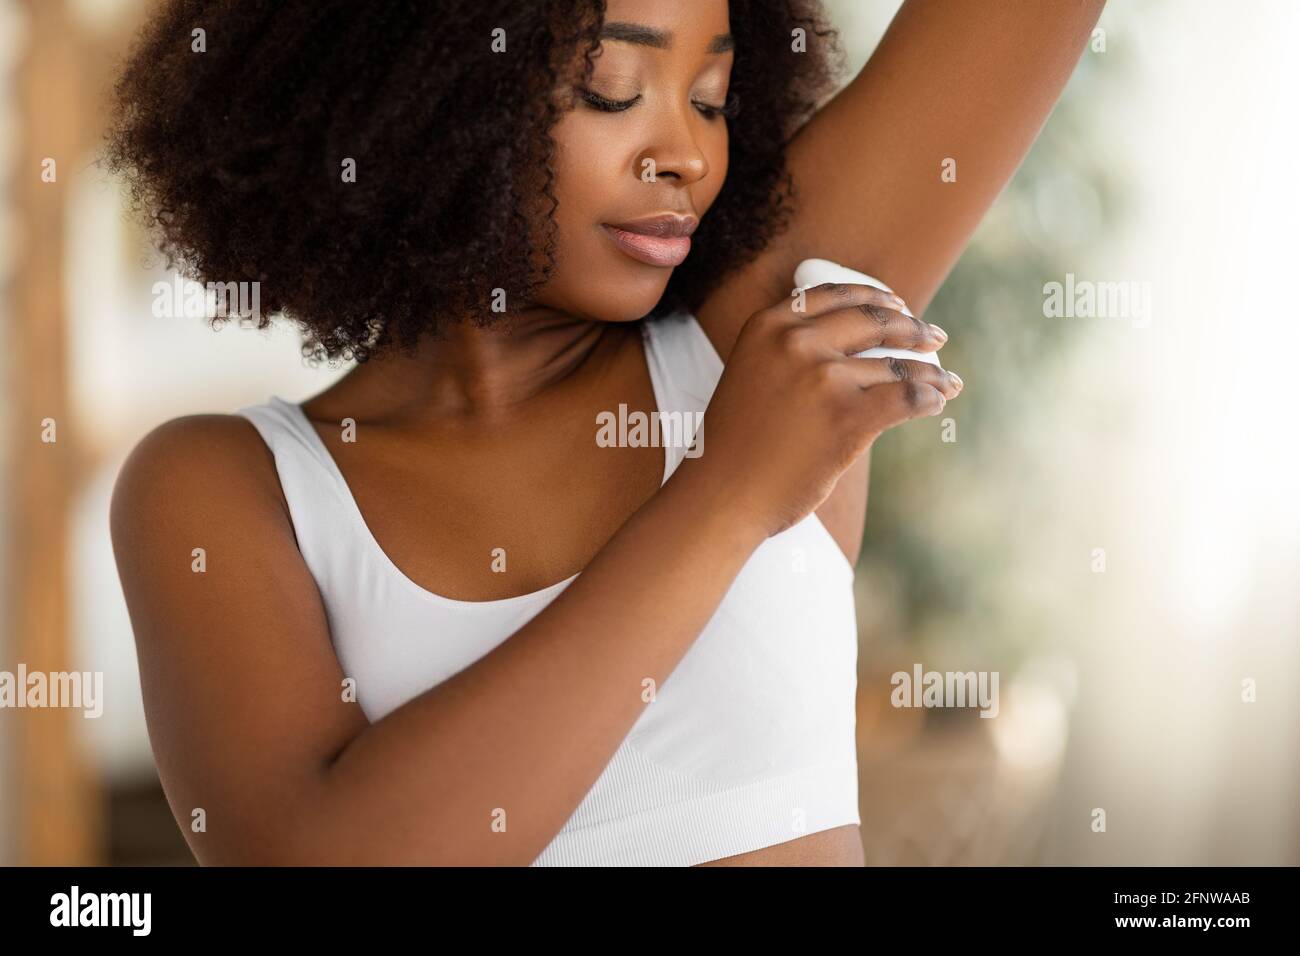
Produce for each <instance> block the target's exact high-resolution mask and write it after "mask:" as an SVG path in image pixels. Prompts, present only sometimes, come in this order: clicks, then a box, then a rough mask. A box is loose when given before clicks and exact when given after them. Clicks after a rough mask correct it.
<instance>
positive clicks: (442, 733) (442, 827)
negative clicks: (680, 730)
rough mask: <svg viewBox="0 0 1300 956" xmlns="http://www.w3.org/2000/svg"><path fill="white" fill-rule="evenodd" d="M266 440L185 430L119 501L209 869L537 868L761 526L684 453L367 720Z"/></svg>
mask: <svg viewBox="0 0 1300 956" xmlns="http://www.w3.org/2000/svg"><path fill="white" fill-rule="evenodd" d="M257 446H260V439H258V438H257V436H256V435H255V434H253V433H252V429H251V427H249V426H248V425H247V423H245V422H242V421H240V420H238V419H230V418H228V417H224V416H202V417H198V418H191V419H178V420H176V421H175V422H171V423H168V424H167V425H164V426H161V427H160V428H159V429H157V430H155V432H154V433H151V435H150V436H148V437H147V438H146V439H145V440H144V441H143V442H142V443H141V444H140V445H139V446H137V449H136V450H135V452H133V454H132V456H131V458H130V459H129V460H128V462H127V464H126V465H125V466H124V467H123V470H122V473H121V475H120V477H119V479H118V482H117V486H116V487H115V490H114V496H113V507H112V531H113V544H114V550H115V553H116V555H117V561H118V567H119V572H120V576H121V579H122V584H123V589H124V591H125V593H126V598H127V604H128V607H129V609H130V613H131V620H132V624H133V627H134V629H135V634H136V642H137V647H138V650H139V657H140V670H141V679H142V685H143V689H144V694H145V704H146V716H147V720H148V725H149V732H150V738H151V741H152V744H153V747H154V751H155V756H156V758H157V761H158V766H159V772H160V774H161V776H162V780H163V783H164V785H165V788H166V791H167V795H168V799H169V801H170V802H171V805H172V810H173V814H174V815H175V816H176V818H177V820H178V822H179V823H180V824H181V827H182V830H183V831H184V832H185V834H186V837H187V839H188V840H189V842H190V845H191V847H192V849H193V850H194V852H195V855H196V856H197V857H198V858H199V860H200V861H201V862H203V863H216V864H227V863H285V864H325V863H329V864H336V863H337V864H425V865H440V864H469V863H473V864H480V865H481V864H520V865H523V864H527V863H529V862H531V861H532V860H533V859H535V858H536V857H537V855H538V854H539V853H540V852H541V851H542V850H543V849H544V848H545V847H546V845H547V844H548V843H549V842H550V840H551V839H552V838H553V837H554V836H555V834H556V833H557V832H558V831H559V830H560V828H561V827H562V826H563V825H564V823H565V821H566V820H567V819H568V818H569V816H571V815H572V813H573V811H574V810H575V809H576V807H577V805H578V804H579V803H580V802H581V800H582V798H583V797H584V795H585V794H586V792H587V791H588V790H589V789H590V787H591V785H592V784H593V783H594V782H595V780H596V778H597V777H598V776H599V775H600V772H601V771H602V769H603V768H604V767H605V765H606V764H607V763H608V762H609V759H610V758H611V757H612V755H613V754H614V752H615V751H616V750H617V748H618V746H619V745H620V743H621V742H622V740H623V739H624V737H625V736H626V735H627V733H628V731H629V730H630V729H631V727H632V725H633V724H634V723H635V721H636V719H637V717H638V716H639V714H640V713H641V710H642V708H643V707H645V706H647V704H646V703H645V702H644V701H643V697H642V694H643V691H644V688H645V685H644V683H643V682H644V681H646V680H647V679H649V680H653V681H654V682H655V683H656V685H659V684H662V683H663V681H664V680H665V679H666V678H667V677H668V675H669V674H670V673H671V671H672V670H673V668H674V667H675V666H676V664H677V663H678V661H679V660H680V659H681V657H682V656H683V655H684V654H685V653H686V651H687V650H688V649H689V647H690V646H691V644H692V643H693V642H694V640H695V638H696V637H697V636H698V634H699V633H700V631H701V630H702V629H703V628H704V626H705V624H706V623H707V622H708V620H709V618H710V617H711V616H712V614H713V612H714V611H715V610H716V608H717V605H718V604H719V603H720V602H721V600H722V598H723V596H724V595H725V594H726V591H727V589H728V588H729V587H730V585H731V582H732V580H733V579H734V577H735V575H736V574H737V573H738V572H739V570H740V568H741V567H743V565H744V563H745V561H746V560H747V559H748V557H749V554H750V553H751V552H752V551H753V549H754V548H755V547H757V545H758V544H759V543H760V542H761V541H762V539H763V537H764V535H763V533H762V532H761V531H758V530H751V529H750V528H749V527H747V525H746V524H745V523H744V522H743V521H739V520H737V518H736V516H735V515H734V514H733V513H732V511H731V509H730V508H729V507H728V505H727V503H726V501H727V496H726V492H725V489H722V488H718V487H711V485H710V481H711V478H710V477H707V476H706V473H704V472H700V471H698V470H697V469H695V468H694V467H693V465H694V463H693V462H692V461H691V460H689V459H688V460H687V461H686V462H683V464H682V466H681V467H680V468H679V469H678V470H677V472H676V473H675V474H674V475H673V477H672V478H671V479H670V480H669V482H668V483H667V484H666V485H665V486H664V487H663V489H661V491H660V492H659V493H658V494H656V495H655V496H654V497H653V498H651V499H650V500H649V501H648V502H647V503H646V504H645V505H644V506H643V507H642V508H641V509H640V510H639V511H638V512H637V513H636V514H634V515H633V516H632V517H631V518H630V519H629V520H628V521H627V523H626V524H625V525H624V526H623V528H622V529H621V530H620V531H619V532H618V533H617V534H616V535H615V536H614V537H613V538H612V539H611V540H610V541H609V543H608V544H607V545H606V546H605V547H604V548H603V549H602V550H601V551H600V553H599V554H598V555H597V556H596V557H595V558H594V559H593V560H592V561H591V563H590V564H589V565H588V567H587V568H586V569H585V570H584V571H583V573H582V574H581V575H579V577H578V578H577V579H576V580H575V581H574V582H573V583H572V584H571V585H570V586H569V587H568V588H567V589H566V590H565V591H564V592H563V593H562V594H561V595H560V596H559V597H558V598H557V599H556V600H555V601H554V602H552V604H551V605H549V606H548V607H547V608H546V609H544V610H543V611H542V612H541V613H539V614H538V615H537V616H536V617H535V618H533V619H532V620H531V621H530V622H529V623H528V624H527V625H526V626H524V627H523V628H521V629H520V630H519V631H518V632H517V633H516V634H515V635H513V636H512V637H511V638H510V639H508V640H507V641H505V642H504V643H503V644H502V645H500V646H499V647H498V648H496V649H495V650H493V651H492V652H491V653H489V654H487V655H486V656H484V657H483V658H481V659H480V660H479V661H477V662H476V663H475V664H473V665H471V666H470V667H468V668H466V669H465V670H463V671H461V672H460V673H458V674H456V675H455V676H453V677H452V678H450V679H448V680H447V681H445V682H443V683H442V684H440V685H438V686H436V687H434V688H432V689H430V690H428V691H426V692H424V693H423V694H421V695H419V696H418V697H416V698H414V699H412V700H410V701H408V702H407V703H406V704H404V705H403V706H402V707H399V708H397V709H396V710H395V711H393V712H392V713H390V714H388V715H386V716H385V717H383V718H382V719H380V720H378V721H376V722H375V723H373V724H371V723H369V722H368V721H367V720H366V718H365V716H364V715H363V714H362V713H361V712H360V710H359V708H358V705H357V704H355V703H346V702H344V701H343V699H342V697H343V695H342V693H341V685H342V681H343V679H344V676H345V675H344V674H343V673H342V670H341V668H340V665H339V663H338V661H337V658H336V657H335V655H334V653H333V650H332V648H331V646H330V642H329V633H328V628H327V624H326V620H325V615H324V611H323V608H322V607H321V603H320V597H319V593H318V591H317V590H316V587H315V582H314V580H313V579H312V577H311V575H310V572H309V571H308V569H307V568H306V566H305V564H304V562H303V560H302V556H301V554H300V553H299V552H298V550H297V547H296V545H295V543H294V538H293V530H292V524H291V523H290V521H289V517H288V514H287V513H286V510H285V506H284V502H283V497H282V495H280V494H279V492H278V483H277V479H276V478H275V472H274V465H273V464H272V463H271V461H270V460H269V455H268V453H267V452H266V449H265V447H264V446H261V447H260V450H259V448H258V447H257ZM235 448H239V449H242V450H241V451H239V452H237V453H234V454H232V453H231V449H235ZM218 449H224V451H218ZM259 456H260V459H261V460H259ZM195 547H203V548H204V549H205V552H206V561H207V569H206V571H204V572H202V573H196V572H195V571H194V570H193V569H192V565H191V552H192V549H193V548H195ZM359 693H360V694H362V695H364V693H365V688H364V687H362V688H359ZM199 809H201V810H202V811H203V817H204V818H205V820H206V831H205V832H195V828H194V827H193V826H191V821H192V820H193V819H196V817H195V811H196V810H199ZM498 810H501V811H504V812H505V823H506V826H505V828H504V831H503V832H499V830H498V828H494V827H493V823H494V819H496V818H495V817H494V814H495V813H496V812H497V811H498Z"/></svg>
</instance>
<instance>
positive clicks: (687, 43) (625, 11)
mask: <svg viewBox="0 0 1300 956" xmlns="http://www.w3.org/2000/svg"><path fill="white" fill-rule="evenodd" d="M730 24H731V21H730V10H729V4H728V2H727V0H609V2H608V4H607V5H606V12H605V29H604V32H603V34H602V39H603V40H604V42H606V43H611V42H614V43H619V44H620V45H622V44H630V45H634V46H638V47H641V48H643V49H647V50H654V49H658V50H676V51H679V52H683V51H684V52H696V53H722V52H726V51H727V50H729V49H730V48H731V46H730V42H729V39H728V38H729V36H730Z"/></svg>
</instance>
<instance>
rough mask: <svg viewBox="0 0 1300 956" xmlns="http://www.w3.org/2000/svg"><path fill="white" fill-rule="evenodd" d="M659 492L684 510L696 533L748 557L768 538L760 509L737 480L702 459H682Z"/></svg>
mask: <svg viewBox="0 0 1300 956" xmlns="http://www.w3.org/2000/svg"><path fill="white" fill-rule="evenodd" d="M660 494H661V495H663V496H664V497H665V503H666V504H672V505H673V506H674V507H680V508H682V509H683V512H684V513H685V514H686V515H688V516H689V520H690V521H691V524H692V527H693V528H695V529H697V530H696V533H701V534H708V535H709V536H710V537H711V538H712V539H714V540H720V541H724V542H727V543H728V544H729V545H730V546H731V547H733V548H735V549H737V550H738V551H741V552H743V553H744V554H745V555H746V556H748V555H749V554H750V553H751V552H753V551H754V549H755V548H757V547H758V546H759V545H760V544H762V543H763V542H764V541H765V540H766V539H767V537H768V531H767V528H766V525H765V524H764V523H763V521H762V520H761V518H760V517H759V515H758V513H757V509H755V508H752V507H750V506H749V504H748V502H747V501H746V500H745V498H744V496H743V495H741V494H739V493H738V489H737V487H736V483H735V482H734V481H733V480H729V479H728V478H727V477H726V476H723V475H720V474H718V473H717V469H714V468H710V467H708V466H707V465H705V464H704V463H703V459H700V458H686V459H683V460H682V462H681V464H680V465H678V466H677V469H676V470H675V471H674V472H673V474H672V476H671V477H670V478H669V479H668V481H667V482H666V483H665V484H664V486H663V488H661V489H660Z"/></svg>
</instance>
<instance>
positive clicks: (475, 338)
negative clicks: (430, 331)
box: [340, 308, 633, 421]
mask: <svg viewBox="0 0 1300 956" xmlns="http://www.w3.org/2000/svg"><path fill="white" fill-rule="evenodd" d="M631 331H633V328H632V327H631V326H628V327H620V325H616V324H615V323H607V322H592V321H589V320H586V319H577V318H574V317H572V316H569V315H565V314H563V313H560V312H557V311H555V310H553V309H546V308H530V309H526V310H524V311H523V312H520V313H517V314H516V315H514V316H512V317H511V319H510V321H509V322H508V323H502V324H501V325H499V326H493V327H490V328H479V327H478V326H475V325H473V324H471V323H458V324H456V325H453V326H451V327H450V328H448V329H447V330H446V331H445V332H444V334H443V335H442V336H441V337H440V338H437V339H431V338H430V339H425V340H424V341H422V342H421V344H420V347H419V348H418V349H417V350H416V352H415V353H414V354H413V355H411V356H407V355H404V354H402V353H398V352H394V353H393V354H391V355H385V356H382V357H380V358H376V359H373V360H371V361H369V362H366V363H364V364H363V365H361V366H359V367H358V368H357V369H355V370H354V371H353V372H352V373H351V374H350V375H349V376H348V378H349V379H350V380H351V381H350V382H349V386H350V387H349V389H348V392H349V393H350V396H351V397H352V398H355V397H359V396H360V395H362V394H364V395H365V396H373V397H374V399H375V404H374V405H373V406H371V407H373V408H374V409H375V411H376V412H377V413H379V414H384V415H388V414H391V415H394V416H398V417H401V418H403V419H407V420H410V421H430V420H434V419H442V418H448V417H455V418H486V419H491V418H493V417H499V416H503V415H508V414H510V412H511V411H512V410H514V409H515V408H516V407H517V406H519V405H521V404H523V403H525V402H529V401H531V400H533V399H536V398H538V397H539V396H542V395H543V394H545V393H547V392H550V391H551V390H553V389H555V388H556V387H557V386H559V385H561V384H562V383H569V384H573V383H574V382H575V380H576V379H577V378H578V377H579V376H580V375H581V374H583V373H585V372H588V371H589V372H590V373H591V374H593V375H599V374H600V371H601V370H602V369H604V368H605V367H606V366H607V365H608V359H609V358H610V357H612V355H613V354H614V350H615V349H616V348H617V346H618V345H619V344H620V343H621V342H623V341H624V336H625V335H626V334H627V333H629V332H631ZM354 389H355V391H354ZM340 397H341V396H340ZM366 404H367V405H370V404H371V403H370V402H367V403H366Z"/></svg>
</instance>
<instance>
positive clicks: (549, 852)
mask: <svg viewBox="0 0 1300 956" xmlns="http://www.w3.org/2000/svg"><path fill="white" fill-rule="evenodd" d="M861 822H862V821H861V819H860V817H859V816H858V768H857V766H856V764H852V763H851V764H834V765H825V766H819V767H809V768H807V769H805V770H801V771H798V772H797V773H793V774H788V775H786V776H782V777H774V778H770V779H767V780H762V781H759V782H758V783H754V784H749V785H747V786H744V787H739V788H737V789H734V790H724V791H722V792H720V793H714V794H709V795H708V796H706V797H699V798H695V799H690V800H684V801H681V802H680V803H673V804H669V805H668V806H663V807H656V808H654V809H653V810H647V811H645V812H643V813H638V814H634V815H632V816H629V817H620V818H618V819H614V820H609V821H606V822H604V823H598V824H595V825H593V826H589V827H583V828H581V829H578V830H571V831H568V832H561V833H560V834H559V835H558V836H557V837H556V838H555V839H554V840H552V841H551V843H550V845H549V846H547V848H546V849H545V850H543V851H542V854H541V856H539V857H538V858H537V859H536V860H534V861H533V863H532V865H533V866H694V865H695V864H697V863H708V862H710V861H711V860H720V859H722V858H723V857H727V856H735V855H736V854H737V853H749V852H750V851H753V850H761V849H763V848H764V847H769V846H775V845H776V844H778V843H786V842H788V841H790V840H797V839H799V838H800V837H805V836H808V835H809V834H810V833H818V832H820V831H822V830H830V829H832V828H834V827H842V826H847V825H848V824H851V823H852V824H858V823H861Z"/></svg>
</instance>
